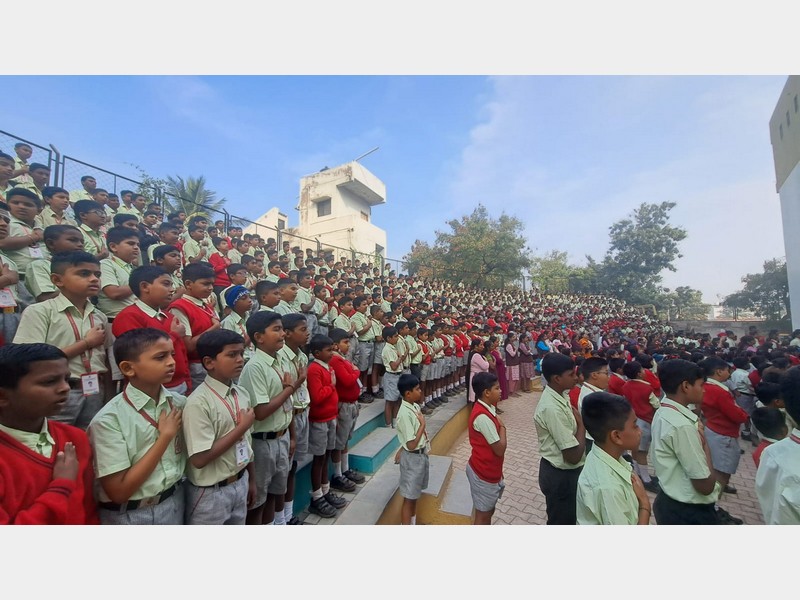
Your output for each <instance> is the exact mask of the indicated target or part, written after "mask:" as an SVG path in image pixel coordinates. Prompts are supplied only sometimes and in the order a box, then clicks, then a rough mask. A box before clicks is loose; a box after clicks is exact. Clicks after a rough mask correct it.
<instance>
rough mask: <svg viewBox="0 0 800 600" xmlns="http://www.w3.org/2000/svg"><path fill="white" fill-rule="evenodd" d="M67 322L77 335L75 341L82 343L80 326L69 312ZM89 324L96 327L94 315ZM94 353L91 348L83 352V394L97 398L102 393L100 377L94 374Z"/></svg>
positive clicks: (91, 316)
mask: <svg viewBox="0 0 800 600" xmlns="http://www.w3.org/2000/svg"><path fill="white" fill-rule="evenodd" d="M66 314H67V320H68V321H69V324H70V325H71V326H72V333H74V334H75V341H76V342H80V341H82V340H83V338H82V337H81V332H80V331H79V330H78V325H77V323H75V319H74V318H73V317H72V315H71V314H70V313H69V312H67V313H66ZM89 324H90V325H91V326H92V327H94V315H91V314H90V315H89ZM92 352H93V349H92V348H89V350H88V352H81V362H82V363H83V368H84V370H85V372H84V373H83V375H81V393H82V394H83V395H84V396H95V395H97V394H99V393H100V376H99V375H98V374H97V373H96V372H92V362H91V359H92Z"/></svg>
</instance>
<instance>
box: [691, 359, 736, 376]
mask: <svg viewBox="0 0 800 600" xmlns="http://www.w3.org/2000/svg"><path fill="white" fill-rule="evenodd" d="M697 364H698V365H699V366H700V368H701V369H703V373H704V374H705V376H706V377H711V376H712V375H713V374H714V373H716V372H717V371H721V370H728V369H730V365H728V363H726V362H725V361H724V360H722V359H721V358H720V357H719V356H709V357H708V358H704V359H703V360H701V361H700V362H699V363H697Z"/></svg>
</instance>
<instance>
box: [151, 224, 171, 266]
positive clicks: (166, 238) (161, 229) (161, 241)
mask: <svg viewBox="0 0 800 600" xmlns="http://www.w3.org/2000/svg"><path fill="white" fill-rule="evenodd" d="M178 237H179V234H178V228H177V227H176V226H175V225H174V224H173V223H161V225H159V226H158V242H157V243H155V244H151V245H150V246H149V247H148V248H147V259H148V261H149V264H154V263H155V256H154V253H155V251H156V250H157V249H158V248H160V247H161V246H174V245H175V244H177V243H178Z"/></svg>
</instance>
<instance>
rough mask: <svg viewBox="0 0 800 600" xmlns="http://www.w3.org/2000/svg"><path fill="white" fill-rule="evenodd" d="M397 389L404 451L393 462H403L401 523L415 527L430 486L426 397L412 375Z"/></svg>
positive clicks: (399, 432)
mask: <svg viewBox="0 0 800 600" xmlns="http://www.w3.org/2000/svg"><path fill="white" fill-rule="evenodd" d="M495 381H496V379H495ZM397 389H398V390H399V392H400V395H401V396H402V398H403V401H402V402H401V403H400V409H399V411H398V413H397V439H398V441H399V442H400V446H401V448H400V450H398V451H397V454H396V455H395V459H394V461H395V463H397V462H399V463H400V486H399V489H400V495H401V496H402V497H403V509H402V513H401V517H400V523H401V524H402V525H416V521H417V518H416V513H417V500H418V499H419V497H420V496H421V495H422V490H424V489H425V488H426V487H428V476H429V473H430V460H429V459H428V451H429V450H430V442H429V441H428V435H427V433H426V432H425V417H424V416H423V414H422V412H421V410H420V404H421V403H422V400H423V397H422V389H421V388H420V387H419V379H417V378H416V377H414V376H413V375H401V376H400V380H399V381H398V383H397Z"/></svg>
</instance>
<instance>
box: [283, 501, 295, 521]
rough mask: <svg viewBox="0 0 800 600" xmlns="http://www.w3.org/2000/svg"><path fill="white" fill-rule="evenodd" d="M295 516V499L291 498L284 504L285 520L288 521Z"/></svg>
mask: <svg viewBox="0 0 800 600" xmlns="http://www.w3.org/2000/svg"><path fill="white" fill-rule="evenodd" d="M293 516H294V500H291V501H289V502H287V503H286V504H284V505H283V520H284V521H286V522H287V523H288V522H289V521H291V520H292V517H293Z"/></svg>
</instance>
